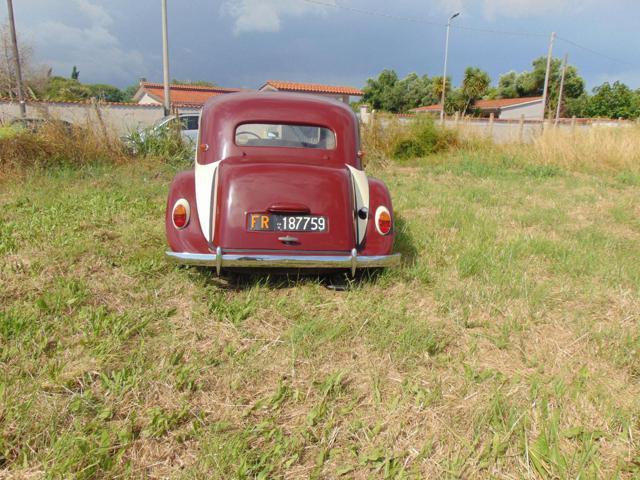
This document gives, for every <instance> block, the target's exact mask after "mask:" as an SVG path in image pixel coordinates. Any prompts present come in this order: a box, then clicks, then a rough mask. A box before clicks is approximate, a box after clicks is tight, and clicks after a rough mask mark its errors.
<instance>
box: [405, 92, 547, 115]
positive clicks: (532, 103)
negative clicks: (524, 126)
mask: <svg viewBox="0 0 640 480" xmlns="http://www.w3.org/2000/svg"><path fill="white" fill-rule="evenodd" d="M473 108H476V109H477V110H479V111H480V114H481V116H483V117H488V116H489V115H491V114H492V113H493V115H494V116H495V118H501V119H507V120H508V119H519V118H520V117H521V116H522V115H524V118H525V119H539V118H542V110H543V105H542V97H521V98H496V99H493V100H477V101H476V102H475V103H474V104H473ZM440 109H441V106H440V104H436V105H427V106H424V107H418V108H414V109H412V110H411V111H412V112H414V113H437V114H440Z"/></svg>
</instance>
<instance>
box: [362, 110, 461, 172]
mask: <svg viewBox="0 0 640 480" xmlns="http://www.w3.org/2000/svg"><path fill="white" fill-rule="evenodd" d="M362 143H363V148H364V150H365V151H366V152H367V156H368V160H369V161H374V162H376V161H377V162H382V163H384V162H385V161H386V160H388V159H398V160H405V159H410V158H418V157H424V156H427V155H431V154H433V153H438V152H442V151H446V150H448V149H450V148H454V147H458V146H460V143H461V142H460V139H459V137H458V134H457V132H456V131H454V130H449V129H446V128H442V127H440V126H439V125H436V123H435V122H434V121H433V119H432V118H430V117H426V116H418V117H416V118H415V119H412V120H411V123H409V124H408V125H407V124H402V123H401V122H400V120H399V119H398V118H397V117H381V118H377V119H376V120H375V121H374V122H372V123H371V124H369V125H365V126H364V127H363V129H362Z"/></svg>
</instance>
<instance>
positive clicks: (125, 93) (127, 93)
mask: <svg viewBox="0 0 640 480" xmlns="http://www.w3.org/2000/svg"><path fill="white" fill-rule="evenodd" d="M143 81H144V80H143ZM139 88H140V84H139V83H134V84H133V85H129V86H128V87H127V88H125V89H124V90H122V101H123V102H132V101H133V97H134V95H135V94H136V92H137V91H138V89H139Z"/></svg>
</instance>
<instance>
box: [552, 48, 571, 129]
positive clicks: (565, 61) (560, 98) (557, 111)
mask: <svg viewBox="0 0 640 480" xmlns="http://www.w3.org/2000/svg"><path fill="white" fill-rule="evenodd" d="M568 60H569V54H568V53H566V54H565V55H564V62H563V63H562V76H561V77H560V92H559V93H558V107H557V108H556V120H555V122H554V124H553V126H554V127H557V126H558V121H559V120H560V108H561V107H562V91H563V90H564V77H565V75H566V74H567V61H568Z"/></svg>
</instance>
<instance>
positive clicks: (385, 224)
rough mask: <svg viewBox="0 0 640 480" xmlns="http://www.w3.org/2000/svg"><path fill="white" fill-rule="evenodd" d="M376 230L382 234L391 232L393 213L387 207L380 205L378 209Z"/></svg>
mask: <svg viewBox="0 0 640 480" xmlns="http://www.w3.org/2000/svg"><path fill="white" fill-rule="evenodd" d="M375 223H376V230H378V233H379V234H380V235H388V234H389V232H391V226H392V224H391V214H390V213H389V210H387V208H386V207H378V209H377V210H376V218H375Z"/></svg>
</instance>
